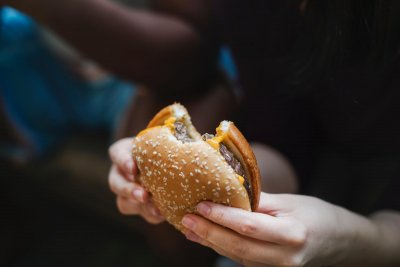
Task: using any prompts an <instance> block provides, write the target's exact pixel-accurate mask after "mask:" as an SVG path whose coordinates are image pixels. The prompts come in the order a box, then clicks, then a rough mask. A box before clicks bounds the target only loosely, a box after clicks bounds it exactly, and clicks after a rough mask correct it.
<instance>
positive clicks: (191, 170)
mask: <svg viewBox="0 0 400 267" xmlns="http://www.w3.org/2000/svg"><path fill="white" fill-rule="evenodd" d="M182 125H184V126H183V128H184V130H181V128H182ZM222 146H224V147H225V148H226V149H227V150H228V151H229V152H227V155H225V156H223V155H222V154H221V152H220V150H221V149H220V147H222ZM132 153H133V157H134V159H135V161H136V163H137V166H138V169H139V175H138V181H139V183H141V184H142V185H143V186H144V187H145V188H146V190H148V191H149V192H150V193H151V195H152V199H153V201H154V204H155V205H156V207H158V209H159V210H160V212H161V213H162V214H163V215H164V216H165V218H166V220H167V221H168V222H169V223H171V224H172V225H174V226H175V227H176V228H177V229H178V230H183V226H182V224H181V220H182V217H183V216H184V215H186V214H188V213H196V206H197V204H198V203H199V202H201V201H212V202H215V203H220V204H224V205H228V206H232V207H237V208H241V209H244V210H248V211H250V210H253V211H254V210H255V209H256V208H257V206H258V202H259V196H260V172H259V170H258V167H257V162H256V159H255V156H254V154H253V152H252V150H251V148H250V145H249V144H248V142H247V141H246V139H245V138H244V137H243V135H242V134H241V133H240V131H239V130H238V129H237V128H236V127H235V125H234V124H233V123H232V122H228V121H223V122H221V124H220V126H219V127H218V128H217V135H216V136H213V137H211V138H209V139H208V140H203V138H202V136H201V135H200V134H199V133H198V132H197V130H196V129H195V127H194V126H193V124H192V122H191V119H190V116H189V114H188V112H187V110H186V109H185V107H183V106H182V105H180V104H174V105H171V106H168V107H166V108H164V109H163V110H161V111H160V112H159V113H158V114H157V115H156V116H155V117H154V118H153V119H152V120H151V121H150V123H149V125H148V127H147V128H146V129H145V130H143V131H142V132H140V133H139V134H138V135H137V137H136V138H134V141H133V149H132ZM232 158H234V159H232ZM232 160H233V161H236V168H239V167H237V166H238V165H241V168H240V169H241V170H240V171H239V172H241V174H242V175H240V174H238V173H237V172H236V171H237V170H236V171H235V170H234V168H233V167H231V166H230V164H228V161H232ZM237 162H240V164H238V163H237Z"/></svg>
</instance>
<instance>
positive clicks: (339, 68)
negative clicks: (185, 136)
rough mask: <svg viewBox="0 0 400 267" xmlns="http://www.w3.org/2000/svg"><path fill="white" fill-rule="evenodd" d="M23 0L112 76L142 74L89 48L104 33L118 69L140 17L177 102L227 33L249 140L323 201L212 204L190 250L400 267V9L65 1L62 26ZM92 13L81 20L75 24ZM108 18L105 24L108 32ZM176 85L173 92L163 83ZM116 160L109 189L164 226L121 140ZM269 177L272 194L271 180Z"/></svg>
mask: <svg viewBox="0 0 400 267" xmlns="http://www.w3.org/2000/svg"><path fill="white" fill-rule="evenodd" d="M22 2H24V1H19V0H17V1H14V3H13V4H14V5H16V6H19V7H20V8H22V9H24V10H27V11H28V12H31V13H32V14H34V15H35V16H37V17H38V18H39V19H40V20H41V21H43V22H44V23H46V24H49V25H51V27H52V28H53V29H56V30H57V31H59V32H64V36H66V37H67V38H69V39H71V40H75V44H77V45H78V46H79V47H81V48H83V49H85V50H86V52H87V53H89V54H91V55H92V56H93V57H94V58H97V59H99V61H100V62H102V63H104V64H105V65H107V66H110V69H112V68H113V67H114V68H115V69H116V70H119V71H121V73H123V72H124V70H125V74H126V75H127V76H129V75H132V77H133V76H134V75H133V73H134V72H133V71H132V69H133V67H134V65H132V63H131V62H130V61H129V60H125V61H124V62H125V63H123V65H124V66H117V64H116V61H118V60H112V59H110V58H105V57H102V56H101V55H100V54H98V53H97V52H95V51H90V50H89V49H88V47H89V43H90V41H89V40H93V39H94V40H99V39H100V38H101V36H102V34H104V35H107V36H112V37H113V40H120V41H121V42H115V43H112V44H110V43H107V44H106V45H105V47H107V46H108V48H110V47H114V48H121V49H115V50H113V49H112V50H110V51H116V52H115V53H113V55H114V56H115V57H114V59H115V58H120V59H121V60H122V59H123V58H124V56H122V55H130V54H131V53H134V52H135V51H136V52H137V51H142V52H143V50H141V49H143V46H141V45H140V44H137V43H135V42H134V40H135V37H136V38H137V37H138V36H141V35H140V34H143V32H142V31H140V30H139V27H138V25H139V22H140V21H142V20H141V19H143V20H144V21H146V24H145V25H146V27H143V28H142V29H146V35H145V36H146V37H147V38H148V39H147V40H148V41H149V43H147V44H148V45H149V44H152V45H153V46H151V48H152V51H153V53H154V54H153V55H152V54H145V56H146V57H147V59H149V62H159V63H160V64H158V65H157V69H156V70H155V72H151V73H148V72H146V73H143V76H141V78H143V79H144V80H145V79H148V81H150V82H152V84H153V85H154V89H160V90H161V91H162V89H164V92H168V95H169V96H171V91H172V90H173V89H175V90H178V91H179V90H182V91H183V92H186V91H187V89H188V86H187V85H188V84H190V83H191V82H193V83H194V84H196V82H195V81H196V78H197V77H204V76H202V75H204V74H207V73H208V72H207V70H208V69H209V68H208V67H207V66H209V65H208V64H209V62H210V61H208V60H211V59H212V55H213V52H212V51H213V49H212V48H213V47H214V46H215V45H216V42H217V43H218V41H219V40H220V39H219V38H218V36H219V34H222V35H223V36H224V40H225V41H226V42H227V43H228V44H229V45H230V47H231V48H232V51H233V53H234V55H235V59H236V63H237V65H238V69H239V74H240V82H241V85H242V86H243V89H244V96H245V99H244V106H245V108H244V109H243V114H242V116H243V117H244V122H243V124H242V125H243V129H244V130H245V132H246V133H247V136H248V137H249V139H250V140H253V141H258V142H260V143H262V147H263V148H262V151H264V152H265V153H270V155H272V156H271V157H272V158H279V159H280V162H281V164H279V165H271V166H270V167H269V171H270V172H273V173H275V175H278V176H279V175H281V176H280V179H281V182H282V184H286V182H287V181H288V180H289V181H290V180H292V178H293V176H296V177H297V178H299V182H300V186H301V187H300V188H301V191H300V192H301V193H308V194H311V195H314V196H317V197H319V198H315V197H307V196H302V195H290V194H289V195H279V194H277V195H273V194H266V193H263V194H262V197H261V204H260V207H259V209H258V211H257V212H256V213H248V212H244V211H240V210H236V209H234V208H230V207H223V206H219V205H216V204H211V203H201V204H199V206H198V211H199V213H200V214H201V215H203V217H200V216H195V215H187V217H185V218H184V220H183V224H184V225H185V226H186V227H187V231H186V235H187V237H188V238H189V239H190V240H193V241H195V242H198V243H200V244H203V245H205V246H209V247H211V248H213V249H214V250H215V251H217V252H218V253H220V254H222V255H225V256H228V257H230V258H232V259H234V260H237V261H238V262H241V263H243V264H245V265H248V266H326V265H333V266H361V265H362V266H398V265H399V262H400V259H399V253H398V251H399V248H400V233H399V229H400V227H399V226H400V215H399V209H400V203H399V202H400V201H399V194H398V193H399V192H398V190H399V188H400V186H399V178H398V177H399V172H400V170H399V168H398V158H399V155H398V146H399V139H398V133H399V127H398V124H397V123H396V119H397V117H398V115H399V113H400V111H399V109H398V107H399V106H398V105H397V100H398V99H399V95H398V90H397V87H398V79H397V77H398V70H399V69H398V64H399V59H398V49H399V41H400V40H399V35H398V33H399V27H400V23H399V21H398V18H399V17H398V13H399V10H400V7H399V4H398V3H397V2H396V1H356V0H352V1H351V0H343V1H311V0H309V1H274V0H271V1H266V0H262V1H261V0H260V1H252V2H248V1H247V2H245V1H240V0H226V1H224V0H220V1H213V2H212V3H211V2H210V1H195V0H193V1H185V3H179V4H180V5H178V4H176V6H180V7H181V8H178V9H176V8H170V9H169V10H171V11H173V12H174V13H175V14H176V15H178V17H180V18H181V19H177V18H176V17H169V16H167V15H165V13H161V14H160V15H159V16H158V17H154V16H153V15H149V14H137V13H135V12H133V11H126V10H125V11H123V10H121V9H120V7H118V6H116V5H112V4H111V3H109V2H106V1H96V0H87V1H84V2H82V1H80V2H79V3H78V2H76V1H68V4H67V3H65V4H64V5H63V7H64V8H62V10H61V11H60V13H61V15H64V16H65V17H63V16H60V14H58V16H54V15H53V16H52V14H50V12H49V10H52V11H54V10H56V7H55V6H52V3H51V1H49V0H47V1H46V0H35V1H33V3H32V2H31V3H30V4H29V5H27V4H26V3H25V5H24V3H22ZM172 2H174V1H172ZM174 3H177V2H174ZM59 5H60V3H59V2H57V7H59ZM210 5H214V7H215V11H216V13H212V12H210V10H212V8H211V6H210ZM176 6H175V7H176ZM87 10H90V12H91V13H90V14H92V16H88V12H85V11H87ZM82 13H83V14H85V16H82V17H84V19H82V17H81V16H77V14H82ZM66 14H74V15H75V16H76V17H78V18H80V19H78V20H76V21H74V23H76V24H75V27H72V25H67V24H65V23H63V21H67V20H66V17H67V15H66ZM214 14H216V15H215V16H214ZM111 17H112V18H113V19H112V20H111V19H110V20H107V25H102V24H100V23H99V22H100V21H104V20H105V19H106V18H111ZM63 18H64V19H63ZM139 18H141V19H139ZM82 22H85V23H82ZM216 25H218V26H220V27H221V29H222V30H221V31H220V32H219V31H218V30H217V29H218V27H216ZM72 28H73V29H74V31H71V30H70V29H72ZM76 29H78V30H76ZM89 29H90V31H89ZM172 29H173V30H172ZM127 33H130V35H129V36H126V35H125V34H127ZM161 33H162V34H161ZM84 36H86V37H87V38H86V39H85V38H78V37H84ZM164 38H165V39H164ZM78 39H85V40H83V41H82V40H81V41H79V40H78ZM139 39H140V38H139ZM130 40H131V41H130ZM136 40H137V39H136ZM164 40H167V41H164ZM163 41H164V42H163ZM127 44H129V45H127ZM205 47H209V48H211V49H204V50H202V48H205ZM175 49H176V50H175ZM174 51H175V52H176V51H180V53H174ZM154 55H157V56H156V57H155V56H154ZM207 55H209V56H207ZM188 59H190V60H188ZM206 59H207V60H206ZM128 61H129V62H128ZM121 62H122V61H121ZM187 62H191V63H192V64H193V62H199V64H194V67H193V66H192V65H191V67H193V68H191V69H190V70H191V71H193V72H191V73H190V74H189V75H187V76H185V77H186V78H187V79H186V80H184V81H180V82H179V83H169V82H171V81H175V79H173V77H174V75H176V74H177V73H181V74H182V73H183V74H186V73H187V72H186V71H188V70H186V69H185V68H184V67H183V66H187V65H185V64H186V63H187ZM211 62H212V60H211ZM166 63H168V64H166ZM207 63H208V64H207ZM128 65H129V66H130V68H126V67H127V66H128ZM166 65H168V67H167V66H166ZM129 70H130V72H129ZM146 75H149V76H146ZM152 75H155V76H152ZM197 75H198V76H197ZM151 78H154V80H152V79H151ZM197 81H198V80H197ZM171 84H174V85H175V86H173V88H172V89H171V88H170V87H168V86H165V87H164V86H162V85H171ZM191 89H192V91H193V90H195V88H191ZM260 117H261V118H262V119H260ZM260 121H262V123H260ZM266 145H269V146H272V147H274V148H275V149H276V150H271V149H270V148H268V147H267V146H266ZM277 151H279V152H277ZM110 154H111V157H112V159H113V162H114V164H115V165H114V166H113V169H112V171H111V174H110V183H111V186H112V188H113V190H114V191H115V193H116V194H117V195H118V199H119V203H120V204H119V208H120V210H121V211H122V212H123V213H125V214H138V215H141V216H143V217H144V218H145V219H146V220H147V221H149V222H151V223H159V222H161V221H163V218H162V217H160V216H159V215H158V214H157V211H156V210H155V209H154V207H153V206H152V205H151V202H149V198H148V195H147V193H146V192H145V191H144V190H143V189H142V188H141V187H139V186H138V185H137V184H135V183H134V182H132V181H134V180H133V179H134V175H135V164H134V162H132V160H131V157H130V155H129V145H128V142H127V141H126V140H122V141H119V142H118V143H116V144H115V145H114V146H113V147H112V148H111V150H110ZM282 155H284V156H282ZM267 163H268V161H267V162H266V163H265V164H267ZM260 165H264V161H263V160H261V161H260ZM276 167H279V168H276ZM292 169H294V170H295V175H293V173H292V172H291V171H290V170H292ZM282 174H284V175H282ZM296 177H295V178H296ZM264 178H265V180H266V185H267V187H266V189H268V176H265V177H264ZM289 178H290V179H289ZM129 180H130V181H131V182H128V181H129ZM288 184H290V183H288ZM280 190H282V189H280ZM282 191H290V190H288V188H286V187H284V188H283V190H282ZM321 198H323V199H325V200H327V201H330V202H332V204H330V203H329V202H326V201H323V200H321ZM338 205H341V206H343V207H345V208H342V207H340V206H338ZM346 208H347V209H346Z"/></svg>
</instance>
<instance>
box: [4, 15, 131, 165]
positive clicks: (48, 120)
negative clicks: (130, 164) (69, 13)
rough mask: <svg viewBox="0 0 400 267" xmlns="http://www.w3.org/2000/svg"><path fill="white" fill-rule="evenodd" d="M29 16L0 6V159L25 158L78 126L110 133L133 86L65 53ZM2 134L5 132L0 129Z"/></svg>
mask: <svg viewBox="0 0 400 267" xmlns="http://www.w3.org/2000/svg"><path fill="white" fill-rule="evenodd" d="M48 36H49V35H48V33H46V32H45V31H44V30H43V29H42V28H40V27H39V26H38V25H37V24H36V23H35V22H34V21H33V20H32V19H30V18H29V17H27V16H26V15H24V14H23V13H20V12H18V11H17V10H15V9H12V8H9V7H3V8H1V9H0V102H1V106H2V114H3V116H2V120H1V121H2V124H4V126H3V128H4V129H8V130H7V131H8V136H4V139H3V138H2V139H1V143H0V153H1V157H2V158H3V159H4V158H7V159H11V160H13V161H15V162H20V163H22V162H27V161H29V160H32V159H34V158H38V157H43V156H45V155H47V154H48V153H50V152H52V151H54V150H55V149H56V148H57V147H58V146H59V145H60V144H61V143H62V141H65V139H66V138H67V137H68V136H69V135H70V134H72V133H74V132H75V133H76V132H77V131H78V130H79V131H80V132H82V131H87V132H88V131H93V130H95V129H99V130H100V129H101V130H103V131H105V132H109V133H110V134H111V133H113V132H115V131H116V128H117V125H118V124H119V120H120V119H119V118H120V117H121V116H122V114H123V111H124V108H125V107H127V105H128V104H129V103H130V102H131V101H132V99H133V97H134V95H135V88H134V86H133V85H132V84H130V83H128V82H124V81H121V80H119V79H117V78H115V77H113V76H111V75H109V74H107V73H106V72H105V71H103V70H101V69H100V68H99V67H97V66H96V65H95V64H93V63H91V62H89V61H88V60H86V59H83V58H82V57H81V56H80V55H78V54H76V53H72V52H71V51H69V50H68V51H67V49H65V48H62V49H61V46H60V45H58V44H57V43H56V42H55V41H54V40H55V39H54V38H52V39H51V40H52V41H50V38H48ZM4 132H5V131H4Z"/></svg>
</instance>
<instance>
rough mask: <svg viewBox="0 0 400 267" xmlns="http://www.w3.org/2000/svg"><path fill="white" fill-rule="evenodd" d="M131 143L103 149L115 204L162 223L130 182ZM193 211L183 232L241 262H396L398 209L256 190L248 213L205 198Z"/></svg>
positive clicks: (399, 258)
mask: <svg viewBox="0 0 400 267" xmlns="http://www.w3.org/2000/svg"><path fill="white" fill-rule="evenodd" d="M130 146H131V140H130V139H129V138H128V139H122V140H120V141H118V142H117V143H115V144H114V145H113V146H112V147H111V148H110V157H111V159H112V161H113V167H112V168H111V172H110V175H109V182H110V187H111V189H112V191H113V192H114V193H115V194H116V195H117V205H118V208H119V210H120V212H121V213H123V214H126V215H139V216H142V217H143V218H144V219H145V220H146V221H148V222H150V223H154V224H157V223H161V222H163V221H164V218H163V217H162V216H161V215H160V213H159V211H158V210H157V209H156V208H155V207H154V205H152V203H151V199H150V198H149V195H148V193H147V192H146V191H145V190H144V189H143V188H142V187H141V186H140V185H139V184H137V183H135V174H136V171H137V169H136V165H135V163H134V162H133V160H132V157H131V154H130ZM270 159H271V158H270ZM276 160H279V159H276ZM285 162H286V161H285ZM259 164H260V162H259ZM261 164H262V163H261ZM274 166H279V164H276V165H274ZM280 166H281V167H282V166H284V163H283V162H282V163H281V164H280ZM273 172H274V173H275V175H276V173H279V170H274V171H273ZM282 173H288V170H285V171H282ZM283 179H284V178H283ZM282 181H283V180H282ZM265 184H268V182H266V183H265ZM198 212H199V214H200V215H202V216H198V215H193V214H189V215H186V216H185V217H184V219H183V221H182V223H183V224H184V225H185V227H186V230H185V231H184V233H185V235H186V237H187V238H188V239H189V240H191V241H194V242H197V243H200V244H202V245H204V246H208V247H210V248H212V249H214V250H215V251H216V252H218V253H220V254H221V255H225V256H227V257H229V258H231V259H233V260H236V261H238V262H240V263H243V264H245V265H246V266H379V267H385V266H388V267H389V266H390V267H391V266H398V265H399V263H400V255H399V253H398V251H399V250H400V215H399V213H398V212H395V211H379V212H377V213H375V214H372V215H371V216H370V217H363V216H360V215H358V214H355V213H353V212H351V211H348V210H346V209H344V208H341V207H338V206H335V205H332V204H330V203H327V202H325V201H322V200H320V199H317V198H313V197H308V196H300V195H293V194H267V193H262V195H261V201H260V206H259V208H258V209H257V211H256V212H253V213H252V212H247V211H243V210H240V209H236V208H231V207H226V206H222V205H217V204H213V203H210V202H204V203H200V204H199V206H198Z"/></svg>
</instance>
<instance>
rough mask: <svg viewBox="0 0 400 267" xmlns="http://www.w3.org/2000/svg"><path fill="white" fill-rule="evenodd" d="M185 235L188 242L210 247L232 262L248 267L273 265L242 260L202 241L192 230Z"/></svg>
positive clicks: (185, 232) (270, 266) (269, 266)
mask: <svg viewBox="0 0 400 267" xmlns="http://www.w3.org/2000/svg"><path fill="white" fill-rule="evenodd" d="M184 234H185V236H186V238H187V239H188V240H190V241H193V242H196V243H199V244H201V245H203V246H206V247H209V248H211V249H213V250H214V251H215V252H217V253H218V254H220V255H222V256H224V257H227V258H229V259H231V260H234V261H236V262H238V263H240V264H242V265H244V266H246V267H272V265H266V264H265V263H258V262H254V261H247V260H245V259H243V258H240V256H239V255H234V254H231V253H229V252H228V251H226V250H225V249H223V248H219V247H217V246H215V245H213V244H212V243H210V242H208V241H206V240H204V239H201V238H200V237H199V236H198V235H196V234H195V233H193V232H192V231H190V230H184Z"/></svg>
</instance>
